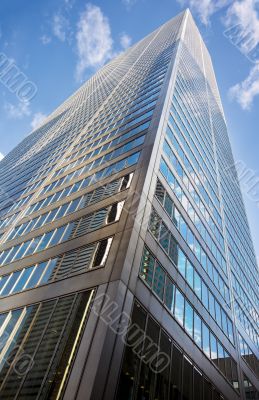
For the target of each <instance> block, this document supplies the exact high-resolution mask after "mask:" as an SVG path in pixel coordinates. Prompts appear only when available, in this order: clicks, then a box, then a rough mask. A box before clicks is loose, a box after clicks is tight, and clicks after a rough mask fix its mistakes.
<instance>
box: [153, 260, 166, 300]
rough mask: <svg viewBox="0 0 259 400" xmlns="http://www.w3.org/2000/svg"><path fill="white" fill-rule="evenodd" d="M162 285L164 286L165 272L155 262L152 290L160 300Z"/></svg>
mask: <svg viewBox="0 0 259 400" xmlns="http://www.w3.org/2000/svg"><path fill="white" fill-rule="evenodd" d="M164 287H165V272H164V270H163V269H162V268H161V267H160V265H158V264H157V266H156V270H155V277H154V283H153V290H154V292H155V293H156V294H157V295H158V297H159V298H160V299H161V300H163V295H164Z"/></svg>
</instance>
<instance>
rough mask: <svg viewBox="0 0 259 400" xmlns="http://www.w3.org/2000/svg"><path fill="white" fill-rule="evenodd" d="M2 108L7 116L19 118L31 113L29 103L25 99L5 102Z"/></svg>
mask: <svg viewBox="0 0 259 400" xmlns="http://www.w3.org/2000/svg"><path fill="white" fill-rule="evenodd" d="M4 110H5V112H6V115H7V117H8V118H11V119H21V118H23V117H25V116H29V115H30V114H31V110H30V103H29V102H27V101H23V102H22V101H21V102H19V103H18V104H16V105H15V104H12V103H5V104H4Z"/></svg>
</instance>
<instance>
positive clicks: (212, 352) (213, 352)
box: [210, 332, 218, 364]
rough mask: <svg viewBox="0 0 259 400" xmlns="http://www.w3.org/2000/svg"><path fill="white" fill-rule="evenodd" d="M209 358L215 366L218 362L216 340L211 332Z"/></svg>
mask: <svg viewBox="0 0 259 400" xmlns="http://www.w3.org/2000/svg"><path fill="white" fill-rule="evenodd" d="M210 358H211V359H212V361H213V362H214V363H215V364H217V362H218V349H217V339H216V338H215V336H214V335H213V334H212V333H211V332H210Z"/></svg>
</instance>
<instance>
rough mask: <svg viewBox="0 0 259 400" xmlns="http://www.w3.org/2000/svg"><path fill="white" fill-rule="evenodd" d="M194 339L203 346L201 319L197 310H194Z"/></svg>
mask: <svg viewBox="0 0 259 400" xmlns="http://www.w3.org/2000/svg"><path fill="white" fill-rule="evenodd" d="M194 341H195V343H196V344H197V345H198V346H199V347H201V319H200V317H199V315H198V314H197V313H196V312H194Z"/></svg>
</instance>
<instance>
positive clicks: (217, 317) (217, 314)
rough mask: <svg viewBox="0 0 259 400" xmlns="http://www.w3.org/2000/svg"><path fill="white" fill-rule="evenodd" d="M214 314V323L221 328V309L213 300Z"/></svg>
mask: <svg viewBox="0 0 259 400" xmlns="http://www.w3.org/2000/svg"><path fill="white" fill-rule="evenodd" d="M215 312H216V321H217V323H218V325H219V326H220V327H221V309H220V305H219V303H218V302H217V300H215Z"/></svg>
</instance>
